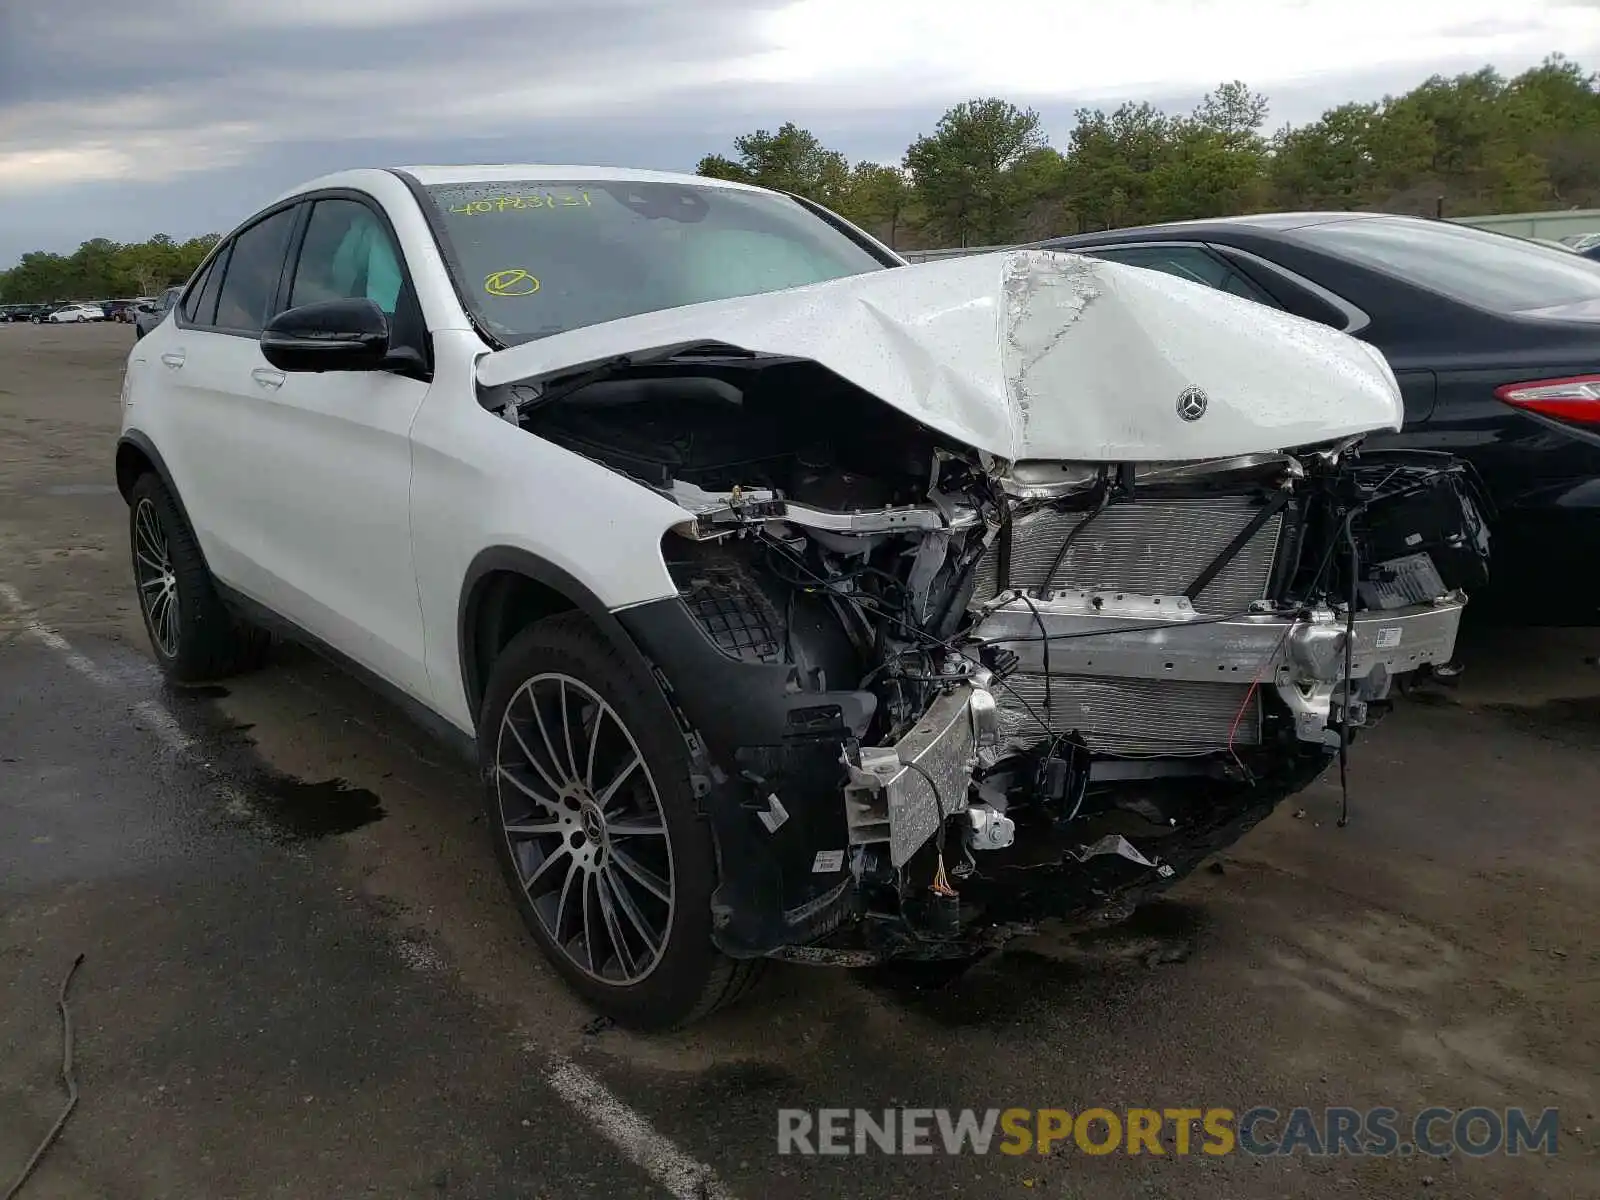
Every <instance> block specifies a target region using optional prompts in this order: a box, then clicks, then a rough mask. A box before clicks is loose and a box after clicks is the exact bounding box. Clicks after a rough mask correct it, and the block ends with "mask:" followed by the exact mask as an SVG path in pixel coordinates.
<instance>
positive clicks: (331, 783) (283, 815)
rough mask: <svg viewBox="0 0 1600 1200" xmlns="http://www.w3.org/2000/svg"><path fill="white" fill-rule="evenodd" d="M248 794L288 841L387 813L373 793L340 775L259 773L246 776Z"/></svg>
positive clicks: (326, 834) (345, 829)
mask: <svg viewBox="0 0 1600 1200" xmlns="http://www.w3.org/2000/svg"><path fill="white" fill-rule="evenodd" d="M248 794H249V796H250V799H251V800H252V801H254V802H255V804H256V807H257V809H258V810H259V812H260V815H261V816H262V818H263V819H265V820H266V822H267V823H268V824H269V825H271V826H272V827H273V829H274V831H275V832H277V833H278V834H279V835H280V836H282V837H283V838H285V839H286V840H290V841H303V840H306V839H309V838H324V837H331V836H334V835H336V834H341V833H350V832H352V831H353V830H356V829H360V828H361V827H362V826H363V825H370V824H371V823H372V822H374V821H380V820H382V819H383V818H384V817H385V816H386V815H387V814H386V813H385V812H384V808H383V802H382V801H381V800H380V799H379V798H378V796H377V795H376V793H374V792H369V791H367V790H366V789H365V788H358V787H352V786H351V785H350V784H348V783H346V782H345V781H344V780H343V779H324V780H322V781H321V782H320V783H306V782H303V781H302V780H299V779H291V778H290V777H289V776H287V775H271V776H269V775H266V774H265V773H258V774H257V775H256V776H255V777H254V778H253V779H250V780H249V786H248Z"/></svg>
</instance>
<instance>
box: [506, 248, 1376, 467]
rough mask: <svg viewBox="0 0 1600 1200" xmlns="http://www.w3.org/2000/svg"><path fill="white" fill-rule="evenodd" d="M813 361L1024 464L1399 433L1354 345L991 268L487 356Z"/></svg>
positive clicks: (1039, 263)
mask: <svg viewBox="0 0 1600 1200" xmlns="http://www.w3.org/2000/svg"><path fill="white" fill-rule="evenodd" d="M698 340H709V341H720V342H727V343H730V344H732V345H735V346H739V347H742V348H744V349H747V350H753V351H757V352H763V353H770V354H781V355H792V356H796V357H802V358H809V359H813V360H815V361H816V362H819V363H821V364H822V365H823V366H825V367H827V368H828V369H829V370H831V371H833V372H834V373H835V374H837V375H840V376H843V377H844V378H846V379H848V380H850V382H852V383H854V384H856V385H857V386H858V387H861V388H863V389H865V390H866V391H868V392H870V393H872V394H873V395H875V396H877V397H878V398H879V399H881V400H883V401H885V402H886V403H889V404H892V405H893V406H894V407H896V408H898V409H900V410H901V411H903V412H905V413H906V414H907V415H909V416H911V417H914V418H916V419H917V420H918V421H921V422H922V423H923V424H925V425H928V426H930V427H931V428H933V429H936V430H938V431H939V432H941V433H944V434H946V435H948V436H949V437H951V438H953V439H956V440H958V441H960V442H963V443H965V444H966V445H968V446H971V447H973V448H975V449H978V450H983V451H987V452H988V453H990V454H993V455H996V456H998V457H1001V458H1005V459H1009V460H1011V461H1018V460H1022V459H1061V460H1080V461H1091V462H1138V461H1172V460H1182V459H1197V458H1211V457H1221V456H1225V455H1234V454H1249V453H1256V452H1261V451H1273V450H1283V449H1289V448H1293V447H1296V446H1303V445H1307V444H1311V443H1315V442H1321V441H1327V440H1331V439H1334V438H1339V437H1346V436H1349V435H1353V434H1358V433H1366V432H1369V431H1372V430H1378V429H1399V428H1400V421H1401V404H1400V392H1399V388H1398V387H1397V386H1396V384H1395V379H1394V373H1393V372H1392V371H1391V370H1390V369H1389V367H1388V365H1387V363H1386V362H1385V361H1384V359H1383V357H1382V356H1381V355H1380V354H1379V353H1378V351H1377V350H1375V349H1373V348H1372V347H1370V346H1368V345H1367V344H1365V343H1363V342H1360V341H1357V340H1356V339H1355V338H1352V337H1349V336H1348V335H1346V334H1343V333H1338V332H1335V331H1334V330H1331V329H1328V328H1326V327H1324V326H1321V325H1317V324H1314V323H1312V322H1310V321H1305V320H1302V319H1300V318H1298V317H1293V316H1289V315H1287V314H1284V313H1280V312H1277V311H1275V310H1273V309H1269V308H1267V307H1265V306H1263V305H1260V304H1257V303H1255V302H1253V301H1250V300H1242V299H1239V298H1237V297H1234V296H1229V295H1227V294H1226V293H1223V292H1218V291H1216V290H1214V289H1212V288H1208V287H1204V286H1202V285H1199V284H1194V283H1189V282H1187V281H1185V280H1181V279H1177V278H1175V277H1173V276H1170V275H1166V274H1163V273H1161V272H1158V271H1153V270H1149V269H1146V268H1143V267H1126V266H1122V265H1120V264H1117V263H1109V262H1104V261H1101V260H1098V259H1092V258H1085V257H1082V256H1080V255H1075V254H1063V253H1056V252H1051V251H1044V250H1012V251H1003V252H1000V253H995V254H982V255H972V256H968V257H964V258H956V259H951V260H947V261H944V262H938V263H930V264H926V265H922V266H913V267H902V268H895V269H891V270H884V271H873V272H869V273H867V274H865V275H854V276H850V277H848V278H845V279H836V280H831V281H829V282H827V283H820V284H814V285H811V286H809V287H801V288H791V289H788V290H786V291H781V292H769V293H765V294H762V295H756V296H743V297H738V298H735V299H731V300H717V301H712V302H710V303H706V304H695V305H689V306H686V307H683V308H673V309H666V310H664V311H661V312H653V313H643V314H640V315H638V316H633V317H625V318H623V319H621V320H617V321H608V322H605V323H604V324H600V325H591V326H586V327H584V328H581V329H574V330H570V331H568V332H566V333H560V334H556V335H553V336H551V337H547V338H542V339H540V340H538V341H535V342H530V343H528V344H526V345H522V346H515V347H512V348H510V349H507V350H501V351H497V352H494V353H491V354H488V355H485V356H484V357H483V358H482V359H481V360H480V361H479V365H478V378H479V380H480V381H481V382H482V383H484V384H485V385H488V386H496V385H500V384H505V383H513V382H516V381H517V380H521V379H528V378H533V377H536V376H541V375H546V374H550V373H552V372H558V371H561V370H563V369H566V368H570V367H573V366H577V365H580V364H583V363H588V362H592V361H594V360H597V359H603V358H608V357H611V356H613V355H617V354H626V353H630V352H634V351H641V350H648V349H652V348H655V347H659V346H667V345H671V344H674V343H678V342H686V341H698Z"/></svg>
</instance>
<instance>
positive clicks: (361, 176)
mask: <svg viewBox="0 0 1600 1200" xmlns="http://www.w3.org/2000/svg"><path fill="white" fill-rule="evenodd" d="M395 170H399V171H404V172H405V173H406V174H408V175H410V176H412V177H413V178H414V179H416V180H417V182H418V183H421V184H423V185H424V186H432V185H434V184H451V183H524V182H527V183H544V182H546V181H549V182H555V181H557V180H560V181H562V182H569V181H571V182H576V181H580V180H581V181H584V182H593V183H677V184H692V185H694V186H696V187H711V188H728V189H737V190H740V191H747V192H764V191H766V190H767V189H765V188H758V187H754V186H752V185H751V184H748V183H736V182H734V181H733V180H731V179H712V178H710V177H709V176H706V175H687V174H683V173H682V172H678V171H645V170H636V169H635V168H633V167H596V166H578V165H565V166H564V165H556V164H552V163H477V164H470V163H459V164H455V165H450V164H444V165H438V164H436V165H432V166H414V167H397V168H395ZM378 178H387V179H393V178H394V176H393V174H392V173H391V172H390V171H388V170H384V169H379V168H375V167H357V168H353V169H351V170H348V171H335V172H333V173H332V174H329V175H321V176H319V177H317V178H316V179H308V180H307V181H306V182H304V183H300V184H296V185H295V186H294V187H292V188H289V189H288V190H286V191H284V192H282V193H280V194H279V195H278V196H277V198H276V199H275V200H273V203H274V204H278V203H281V202H282V201H285V200H291V199H293V198H294V197H296V196H300V195H304V194H305V193H306V192H314V191H318V190H320V189H322V188H333V187H362V186H364V185H366V186H371V185H372V184H373V182H374V180H375V179H378Z"/></svg>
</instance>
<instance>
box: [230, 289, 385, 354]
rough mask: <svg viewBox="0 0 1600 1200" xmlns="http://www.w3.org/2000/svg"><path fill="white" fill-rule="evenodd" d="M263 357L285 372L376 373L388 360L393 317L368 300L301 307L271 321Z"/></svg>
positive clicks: (265, 333)
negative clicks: (390, 325)
mask: <svg viewBox="0 0 1600 1200" xmlns="http://www.w3.org/2000/svg"><path fill="white" fill-rule="evenodd" d="M261 355H262V357H263V358H265V359H266V360H267V361H268V362H269V363H271V364H272V365H273V366H275V367H277V368H278V369H279V370H280V371H376V370H378V369H380V368H381V367H383V365H384V364H385V362H386V361H387V359H388V357H389V318H388V317H387V316H385V315H384V312H383V309H381V308H379V307H378V305H377V304H376V303H375V302H374V301H372V300H368V299H367V298H366V297H364V296H363V297H361V298H359V299H340V300H321V301H318V302H317V303H316V304H302V305H301V306H300V307H299V308H290V309H286V310H284V311H283V312H281V313H279V314H278V315H277V316H275V317H273V318H272V320H270V321H268V322H267V327H266V328H265V329H263V330H262V331H261Z"/></svg>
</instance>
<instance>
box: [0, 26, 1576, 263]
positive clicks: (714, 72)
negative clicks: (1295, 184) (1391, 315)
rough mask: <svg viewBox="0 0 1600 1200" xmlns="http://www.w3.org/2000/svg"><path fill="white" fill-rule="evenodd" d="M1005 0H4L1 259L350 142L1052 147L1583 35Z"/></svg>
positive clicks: (235, 194)
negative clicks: (1084, 108) (1233, 96)
mask: <svg viewBox="0 0 1600 1200" xmlns="http://www.w3.org/2000/svg"><path fill="white" fill-rule="evenodd" d="M991 8H992V10H994V11H1000V10H1001V6H991ZM1003 12H1004V17H1003V19H995V18H994V17H993V16H991V15H990V12H989V11H986V10H983V9H981V8H975V7H974V6H973V5H972V4H971V3H970V2H969V0H959V2H958V0H560V2H558V0H270V2H265V3H264V2H263V0H136V2H132V3H130V2H129V0H73V2H72V3H71V4H32V5H24V4H13V3H9V2H8V0H0V262H3V261H8V260H9V258H10V257H11V256H12V254H13V253H14V251H15V250H16V249H18V248H21V249H27V248H31V247H32V246H33V245H37V244H39V242H40V239H48V238H57V239H61V240H63V241H65V242H67V243H68V244H72V243H75V242H76V241H77V240H80V239H81V238H82V237H88V236H94V235H96V234H102V233H104V234H106V235H107V236H125V237H132V236H141V234H140V233H139V230H140V229H149V228H152V227H158V226H159V227H166V228H171V229H172V230H173V232H181V230H180V229H179V228H177V227H176V225H177V224H179V223H182V222H194V221H199V220H207V221H209V220H211V219H212V218H211V216H210V214H212V213H214V212H216V211H218V210H219V208H220V207H222V206H221V204H220V198H222V197H228V198H229V200H230V202H232V201H233V200H234V199H236V198H239V197H248V196H254V195H256V194H257V191H258V189H259V191H260V194H261V195H262V196H263V198H265V197H266V196H270V195H272V194H275V193H276V192H278V191H280V190H282V189H283V188H284V187H286V186H289V185H291V184H293V183H295V182H298V181H299V179H301V178H304V177H306V175H307V174H310V173H319V172H320V171H321V170H325V169H330V168H333V167H337V166H344V165H357V164H360V165H381V164H385V163H395V162H405V161H416V160H419V159H423V158H429V159H433V160H435V161H438V160H443V161H464V160H471V159H475V158H490V157H493V158H498V159H502V160H503V159H505V158H511V159H534V160H539V159H544V160H549V159H552V158H558V157H559V158H565V159H568V160H569V161H570V160H576V161H592V162H610V163H618V162H623V163H626V162H633V163H636V164H637V165H640V166H656V167H678V168H687V167H689V166H691V165H692V163H693V161H694V159H695V158H696V157H698V155H699V154H700V153H704V152H706V151H710V150H718V149H726V148H727V146H728V144H729V142H730V141H731V139H732V137H733V136H734V135H735V134H736V133H738V132H740V131H742V130H745V129H749V128H753V127H756V126H765V127H768V128H771V127H773V126H775V125H777V124H778V123H780V122H782V121H784V120H787V119H794V120H798V121H802V122H804V123H807V124H810V125H811V126H812V127H813V128H815V129H816V130H817V132H818V133H819V134H821V135H822V136H823V137H824V138H825V139H826V140H827V141H828V142H829V143H830V144H833V145H837V146H839V147H840V148H841V149H844V150H846V151H847V152H848V153H850V154H851V155H852V156H853V157H870V158H875V159H879V160H894V159H897V158H898V157H899V155H900V154H901V153H902V151H903V149H904V147H905V146H906V144H907V143H908V142H909V141H910V140H911V139H912V138H914V137H915V136H917V134H919V133H921V132H926V131H927V130H928V129H930V128H931V127H932V125H933V124H934V122H935V121H937V119H938V116H939V114H940V113H941V112H942V111H943V110H944V109H945V108H946V107H948V106H949V105H950V104H951V103H954V102H955V101H957V100H961V99H966V98H968V97H971V96H977V95H1003V96H1007V97H1009V98H1012V99H1014V100H1017V101H1018V102H1021V103H1027V104H1031V105H1033V106H1035V107H1037V108H1039V109H1040V110H1041V112H1043V113H1044V115H1045V118H1046V124H1047V128H1048V129H1049V130H1050V132H1051V134H1052V137H1053V138H1054V140H1055V141H1056V142H1057V144H1063V143H1064V142H1065V138H1066V134H1067V131H1068V127H1069V126H1070V122H1071V114H1072V111H1073V109H1074V108H1075V107H1077V106H1079V105H1083V104H1114V103H1117V102H1119V101H1120V100H1122V99H1125V98H1135V99H1150V100H1152V101H1154V102H1157V103H1163V104H1169V103H1170V104H1172V105H1173V106H1176V107H1188V106H1189V105H1191V104H1192V103H1193V102H1194V101H1195V100H1196V99H1198V97H1199V95H1200V94H1201V93H1203V92H1204V91H1205V90H1207V89H1208V88H1210V87H1212V86H1214V85H1215V84H1216V83H1217V82H1219V81H1220V80H1223V79H1229V78H1241V79H1244V80H1245V81H1246V82H1248V83H1250V84H1251V85H1252V86H1254V87H1257V88H1260V89H1263V90H1265V91H1266V92H1267V93H1268V94H1269V95H1270V96H1271V98H1272V101H1273V105H1274V120H1275V121H1281V120H1284V119H1293V120H1304V119H1307V118H1309V117H1311V116H1314V115H1315V114H1316V113H1317V112H1318V111H1320V110H1321V109H1322V108H1323V107H1327V106H1329V105H1332V104H1336V103H1340V102H1343V101H1345V100H1348V99H1353V98H1361V99H1366V98H1375V97H1376V96H1377V95H1381V94H1382V93H1383V92H1384V91H1391V90H1392V91H1398V90H1403V89H1404V88H1406V87H1409V86H1411V85H1412V84H1414V83H1416V82H1417V81H1419V80H1420V79H1421V78H1422V77H1424V76H1426V75H1427V74H1430V73H1432V72H1434V71H1454V70H1470V69H1474V68H1476V67H1478V66H1481V65H1482V64H1483V63H1484V62H1492V63H1495V64H1496V65H1498V66H1501V67H1502V68H1503V69H1506V70H1516V69H1521V68H1522V67H1525V66H1527V65H1531V64H1532V63H1535V62H1537V61H1539V59H1541V58H1542V57H1543V56H1544V55H1545V54H1547V53H1549V52H1550V51H1551V50H1553V49H1561V50H1564V51H1565V52H1567V53H1568V54H1570V55H1572V56H1574V57H1576V58H1578V59H1579V60H1580V61H1583V60H1584V59H1585V58H1586V56H1589V57H1600V55H1597V53H1596V52H1597V51H1600V0H1583V2H1580V0H1524V3H1522V4H1521V5H1519V6H1512V7H1507V6H1506V5H1505V4H1504V3H1503V0H1408V2H1406V3H1396V2H1395V0H1278V2H1277V3H1273V4H1263V3H1260V0H1118V2H1117V3H1115V4H1103V3H1090V2H1088V0H1076V2H1070V3H1069V2H1063V0H1006V3H1005V4H1004V6H1003ZM558 148H559V150H560V154H557V153H556V151H557V149H558ZM108 182H115V183H117V184H118V185H119V187H121V188H122V189H124V196H125V197H126V202H125V203H122V204H119V205H117V206H116V207H115V208H114V209H113V210H112V211H110V212H109V213H104V215H101V216H98V217H97V216H95V215H94V214H95V213H97V212H102V211H103V210H100V209H96V208H95V207H94V206H93V205H92V204H91V203H90V201H89V199H88V197H89V190H88V189H93V188H96V187H101V186H103V185H104V184H106V183H108ZM46 197H47V198H48V199H49V202H48V203H39V201H40V200H41V199H42V198H46ZM161 197H166V199H165V200H162V199H161ZM146 205H148V206H149V207H148V208H146V207H144V206H146ZM233 215H234V216H235V217H238V216H243V215H244V213H243V212H238V213H234V214H233ZM78 220H91V221H94V220H98V221H102V222H104V224H103V225H96V226H95V227H94V228H87V227H77V226H69V224H68V222H69V221H78ZM190 231H191V232H192V231H194V230H190Z"/></svg>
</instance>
